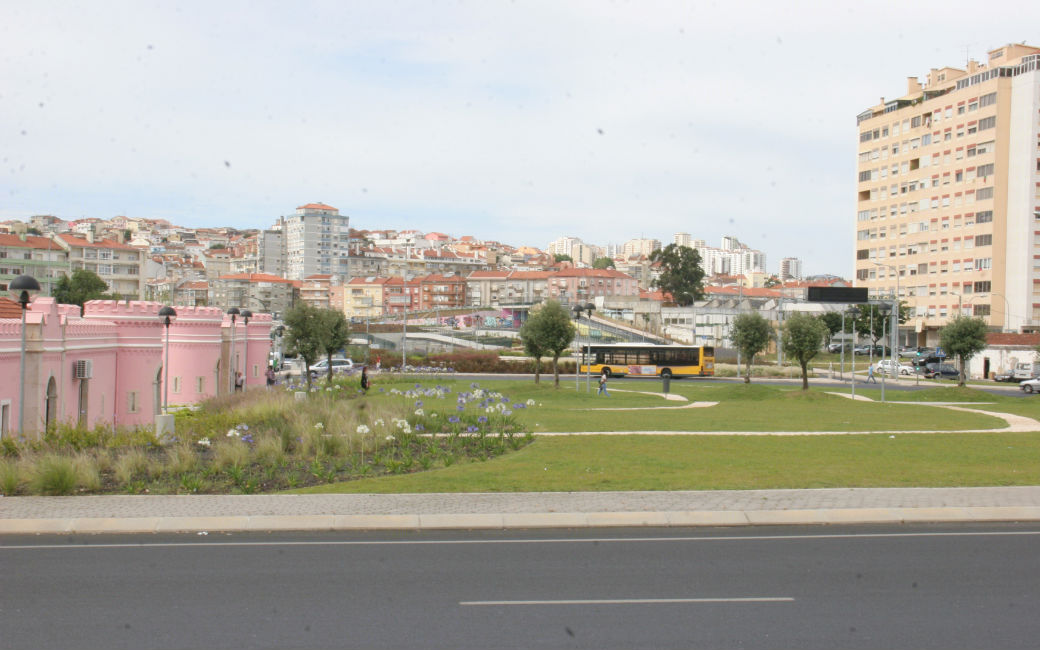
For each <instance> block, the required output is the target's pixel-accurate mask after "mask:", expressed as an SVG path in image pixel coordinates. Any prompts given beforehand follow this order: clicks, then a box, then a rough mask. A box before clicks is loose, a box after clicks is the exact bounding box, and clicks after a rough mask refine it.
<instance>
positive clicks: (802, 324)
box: [783, 313, 827, 390]
mask: <svg viewBox="0 0 1040 650" xmlns="http://www.w3.org/2000/svg"><path fill="white" fill-rule="evenodd" d="M826 335H827V325H826V323H824V322H823V321H822V320H821V319H819V318H817V317H815V316H810V315H809V314H799V313H795V314H792V315H790V316H788V317H787V320H786V321H784V331H783V344H784V350H785V351H786V352H787V354H789V355H790V356H793V357H794V358H796V359H798V365H800V366H801V367H802V390H809V361H810V360H812V358H813V357H815V356H816V353H817V352H819V351H820V347H821V346H822V345H823V338H824V337H825V336H826Z"/></svg>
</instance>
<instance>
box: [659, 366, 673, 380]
mask: <svg viewBox="0 0 1040 650" xmlns="http://www.w3.org/2000/svg"><path fill="white" fill-rule="evenodd" d="M661 377H662V378H668V379H671V378H672V369H671V368H665V369H664V370H662V371H661Z"/></svg>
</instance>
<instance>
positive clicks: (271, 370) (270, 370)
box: [267, 366, 274, 390]
mask: <svg viewBox="0 0 1040 650" xmlns="http://www.w3.org/2000/svg"><path fill="white" fill-rule="evenodd" d="M272 386H274V366H267V390H271V387H272Z"/></svg>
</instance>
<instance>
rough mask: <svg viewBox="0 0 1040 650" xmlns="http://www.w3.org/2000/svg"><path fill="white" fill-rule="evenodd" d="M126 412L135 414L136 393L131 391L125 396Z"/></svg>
mask: <svg viewBox="0 0 1040 650" xmlns="http://www.w3.org/2000/svg"><path fill="white" fill-rule="evenodd" d="M126 412H127V413H137V391H136V390H132V391H130V392H129V393H127V394H126Z"/></svg>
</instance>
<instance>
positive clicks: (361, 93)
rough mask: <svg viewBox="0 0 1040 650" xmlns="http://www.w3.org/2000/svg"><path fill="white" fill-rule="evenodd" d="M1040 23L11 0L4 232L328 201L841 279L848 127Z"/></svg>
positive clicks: (687, 7)
mask: <svg viewBox="0 0 1040 650" xmlns="http://www.w3.org/2000/svg"><path fill="white" fill-rule="evenodd" d="M1030 25H1032V27H1031V28H1030V27H1028V26H1030ZM1038 26H1040V3H1036V4H1034V3H1028V2H1020V1H1019V2H1001V1H991V2H985V3H979V2H961V1H959V0H945V1H941V2H940V1H932V0H926V1H921V0H915V2H912V3H910V2H903V1H898V2H890V1H886V0H875V1H873V2H869V3H864V2H855V3H852V2H839V1H832V2H799V1H797V0H788V1H786V2H777V1H776V0H770V1H762V2H751V1H748V0H720V1H719V2H707V1H699V2H654V1H652V0H638V1H636V2H607V1H601V2H572V1H568V0H547V1H544V2H541V1H525V0H517V1H515V2H504V1H503V2H499V1H496V0H468V1H467V0H464V1H459V0H455V1H451V2H447V1H441V0H436V1H434V0H424V1H420V0H416V1H411V2H395V1H393V0H371V1H368V2H360V1H351V0H343V1H336V0H330V1H328V2H311V1H306V0H300V1H296V2H284V0H283V1H278V2H231V1H218V2H212V1H211V0H206V1H202V2H164V1H161V0H160V1H155V2H147V3H145V2H138V1H133V2H116V1H113V0H105V1H103V2H91V1H86V2H51V1H48V0H34V1H33V2H15V0H0V219H10V218H19V219H26V218H28V217H29V216H31V215H33V214H54V215H57V216H59V217H62V218H65V219H75V218H80V217H101V218H109V217H112V216H115V215H126V216H130V217H148V218H154V217H161V218H166V219H169V220H171V221H173V222H174V223H177V224H180V225H185V226H213V225H228V226H233V227H237V228H265V227H269V226H270V225H271V224H272V223H273V222H274V220H275V219H276V218H277V217H278V216H279V215H283V214H289V213H291V212H292V211H293V210H294V209H295V208H296V207H297V206H300V205H303V204H304V203H310V202H315V201H322V202H325V203H328V204H330V205H333V206H335V207H337V208H339V210H340V212H341V213H342V214H347V215H349V216H350V217H351V225H352V226H354V227H356V228H362V229H379V228H397V229H406V228H415V229H418V230H422V231H434V230H436V231H441V232H446V233H449V234H451V235H454V236H462V235H473V236H475V237H478V238H481V239H497V240H500V241H503V242H506V243H510V244H514V245H533V246H537V247H539V248H544V247H545V246H546V244H548V242H549V241H551V240H553V239H555V238H557V237H560V236H563V235H572V236H577V237H581V238H582V239H584V240H585V241H586V242H589V243H592V244H599V245H603V244H608V243H622V242H624V241H626V240H628V239H632V238H636V237H641V236H643V237H652V238H657V239H660V240H662V241H663V242H664V243H666V244H667V243H669V242H670V241H671V239H672V235H673V234H674V233H676V232H689V233H691V234H692V235H693V236H694V237H695V238H698V239H705V240H707V241H708V242H709V244H711V245H716V246H717V245H719V243H720V239H721V237H722V236H724V235H734V236H736V237H738V238H740V240H741V241H743V242H745V243H746V244H748V245H749V246H751V247H753V248H758V249H761V250H763V251H765V253H766V254H767V259H768V265H769V270H770V271H774V272H775V271H776V270H777V267H778V265H779V262H780V260H781V258H783V257H788V256H794V257H798V258H801V259H802V260H803V262H804V270H805V271H806V272H807V273H835V274H839V275H843V276H846V277H847V276H848V275H849V274H850V273H851V269H852V265H853V264H852V263H853V260H852V249H853V226H854V222H855V211H856V207H855V181H856V171H855V161H856V148H857V146H858V138H857V130H856V122H855V117H856V115H857V114H858V113H860V112H861V111H863V110H864V109H866V108H869V107H871V106H873V105H874V104H875V103H877V101H878V99H879V98H880V97H882V96H884V97H886V98H893V97H897V96H900V95H902V94H904V93H905V92H906V77H908V76H918V77H920V78H921V81H922V82H923V81H924V78H925V75H926V74H927V72H928V70H929V68H932V67H943V66H946V65H951V66H961V65H963V63H964V61H965V59H966V56H969V55H970V56H971V57H972V58H975V59H978V60H981V61H985V59H986V52H987V51H988V50H990V49H994V48H997V47H999V46H1001V45H1004V44H1006V43H1008V42H1020V41H1026V42H1027V43H1029V44H1031V45H1040V27H1038ZM1030 30H1031V31H1030Z"/></svg>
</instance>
